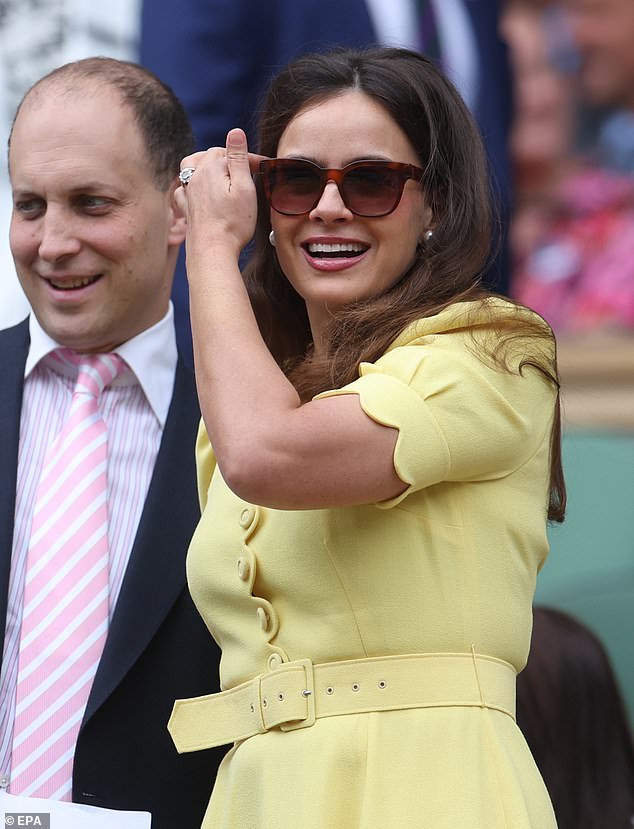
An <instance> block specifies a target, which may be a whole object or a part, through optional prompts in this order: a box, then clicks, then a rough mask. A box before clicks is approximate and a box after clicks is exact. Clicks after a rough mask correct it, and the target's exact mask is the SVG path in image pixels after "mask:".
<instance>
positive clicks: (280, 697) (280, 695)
mask: <svg viewBox="0 0 634 829" xmlns="http://www.w3.org/2000/svg"><path fill="white" fill-rule="evenodd" d="M277 698H278V699H279V701H280V702H284V694H278V695H277Z"/></svg>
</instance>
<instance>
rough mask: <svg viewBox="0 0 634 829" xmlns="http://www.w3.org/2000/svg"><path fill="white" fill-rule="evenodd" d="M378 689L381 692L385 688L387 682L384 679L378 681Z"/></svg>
mask: <svg viewBox="0 0 634 829" xmlns="http://www.w3.org/2000/svg"><path fill="white" fill-rule="evenodd" d="M379 688H380V689H381V690H383V689H384V688H387V682H386V681H385V680H384V679H380V680H379Z"/></svg>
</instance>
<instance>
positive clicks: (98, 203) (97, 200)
mask: <svg viewBox="0 0 634 829" xmlns="http://www.w3.org/2000/svg"><path fill="white" fill-rule="evenodd" d="M81 204H82V206H83V207H86V208H87V209H88V210H91V209H98V208H100V207H105V206H106V205H107V204H108V200H107V199H104V198H102V197H101V196H82V198H81Z"/></svg>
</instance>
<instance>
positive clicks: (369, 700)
mask: <svg viewBox="0 0 634 829" xmlns="http://www.w3.org/2000/svg"><path fill="white" fill-rule="evenodd" d="M515 676H516V674H515V669H514V668H513V667H512V666H511V665H509V664H508V662H504V661H503V660H501V659H496V658H495V657H492V656H482V655H480V654H476V653H475V651H474V652H472V653H432V654H411V655H408V656H381V657H374V658H369V659H351V660H347V661H342V662H327V663H322V664H319V665H313V664H312V662H311V661H310V659H298V660H295V661H294V662H285V663H283V664H281V665H280V666H279V667H278V668H275V669H274V670H273V671H271V673H268V674H262V675H260V676H256V677H255V678H254V679H252V680H250V681H249V682H244V683H243V684H242V685H238V686H236V687H235V688H231V689H229V690H228V691H223V692H222V693H219V694H210V695H208V696H204V697H194V698H192V699H182V700H177V701H176V703H175V704H174V710H173V711H172V716H171V717H170V721H169V724H168V729H169V732H170V734H171V735H172V739H173V740H174V744H175V745H176V748H177V750H178V751H179V752H180V753H182V752H186V751H199V750H200V749H205V748H212V747H213V746H219V745H224V744H225V743H234V742H237V741H238V740H245V739H246V738H247V737H253V736H254V735H256V734H263V733H264V732H266V731H268V730H269V729H271V728H276V727H279V728H280V729H281V730H283V731H292V730H295V729H298V728H307V727H309V726H311V725H313V724H314V722H315V720H317V719H319V718H320V717H336V716H339V715H342V714H361V713H367V712H370V711H396V710H399V709H404V708H437V707H452V706H459V707H464V706H467V707H478V708H493V709H496V710H498V711H502V712H504V713H505V714H508V715H509V716H510V717H513V718H514V717H515Z"/></svg>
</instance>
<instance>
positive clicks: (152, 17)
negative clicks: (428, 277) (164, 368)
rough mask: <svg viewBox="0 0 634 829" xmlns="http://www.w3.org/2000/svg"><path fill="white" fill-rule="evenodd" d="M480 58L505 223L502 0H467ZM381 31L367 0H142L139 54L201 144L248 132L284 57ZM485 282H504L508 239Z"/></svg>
mask: <svg viewBox="0 0 634 829" xmlns="http://www.w3.org/2000/svg"><path fill="white" fill-rule="evenodd" d="M386 2H388V4H389V2H390V0H386ZM464 3H465V8H466V10H467V11H468V14H469V19H470V20H471V24H472V28H473V35H474V38H475V42H476V48H477V53H478V59H479V75H480V83H479V88H478V90H477V95H476V105H475V107H474V114H475V116H476V119H477V121H478V123H479V125H480V128H481V131H482V135H483V138H484V142H485V146H486V148H487V153H488V156H489V160H490V163H491V168H492V176H493V180H494V188H495V190H496V191H497V192H498V193H499V203H500V213H501V219H502V224H503V225H504V224H505V223H506V219H507V218H508V214H509V211H510V172H509V162H508V154H507V147H506V142H507V133H508V127H509V122H510V114H511V98H510V95H511V90H510V74H509V68H508V62H507V55H506V49H505V46H504V44H503V43H502V41H501V40H500V39H499V37H498V31H497V26H498V3H497V2H495V0H464ZM380 41H381V35H380V33H377V32H376V31H375V30H374V27H373V23H372V20H371V17H370V14H369V12H368V7H367V5H366V3H365V1H364V0H267V2H262V0H144V2H143V3H142V11H141V31H140V61H141V63H142V64H143V65H144V66H146V67H147V68H148V69H151V70H152V71H153V72H155V73H156V74H157V75H158V76H159V77H160V78H161V79H162V80H163V81H165V82H166V83H167V84H169V85H170V86H171V87H172V89H173V90H174V92H175V93H176V94H177V96H178V97H179V98H180V99H181V101H182V102H183V104H184V106H185V109H186V110H187V113H188V115H189V117H190V120H191V122H192V125H193V128H194V135H195V138H196V143H197V147H198V149H207V148H208V147H212V146H224V142H225V138H226V134H227V131H228V130H229V129H231V128H232V127H242V128H243V129H245V130H246V132H247V135H248V136H249V138H250V141H251V143H252V144H253V142H254V127H255V124H256V121H257V110H258V104H259V101H260V98H261V96H262V94H263V93H264V92H265V90H266V88H267V86H268V84H269V81H270V80H271V77H272V76H273V75H274V74H275V73H276V72H277V71H278V70H279V69H281V68H282V67H283V66H285V65H286V64H287V63H288V62H289V61H290V60H292V59H293V58H295V57H297V56H298V55H300V54H304V53H306V52H311V51H323V50H324V49H327V48H329V47H332V46H336V45H343V46H352V47H363V46H370V45H373V44H376V43H377V42H380ZM487 281H488V283H489V284H490V285H492V286H494V287H495V288H496V289H497V290H499V291H501V292H502V293H506V290H507V287H508V266H507V261H506V252H505V243H504V242H502V246H501V251H500V254H499V255H498V257H497V259H496V262H495V263H494V265H493V267H492V269H491V271H490V273H489V275H488V280H487ZM172 299H173V302H174V309H175V317H176V335H177V340H178V344H179V347H180V348H181V350H182V352H183V354H184V355H185V356H186V358H187V359H189V360H190V361H191V359H192V356H191V353H192V352H191V330H190V326H189V296H188V291H187V280H186V277H185V270H184V257H183V256H182V254H181V258H180V260H179V264H178V266H177V271H176V278H175V280H174V288H173V292H172Z"/></svg>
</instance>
